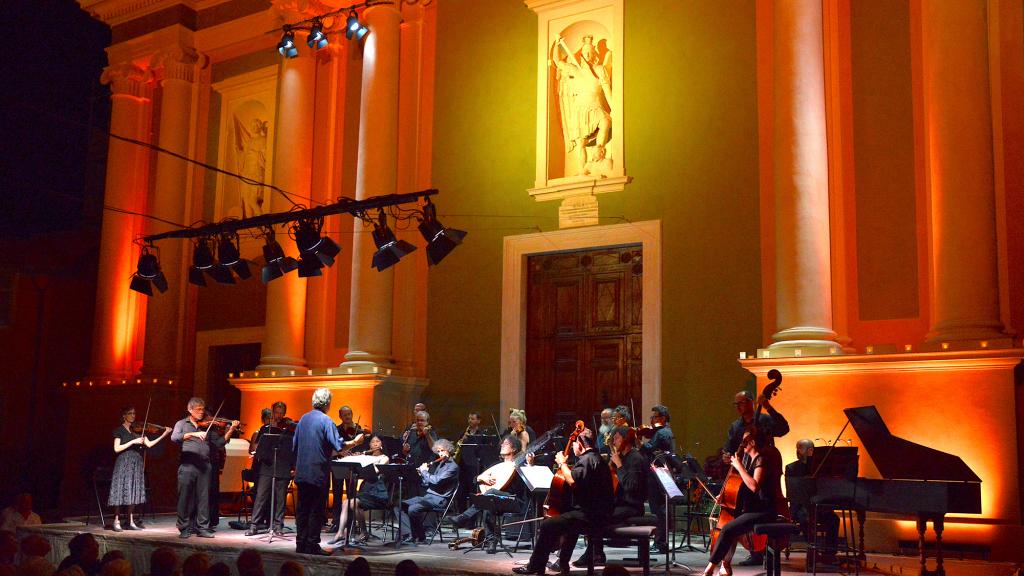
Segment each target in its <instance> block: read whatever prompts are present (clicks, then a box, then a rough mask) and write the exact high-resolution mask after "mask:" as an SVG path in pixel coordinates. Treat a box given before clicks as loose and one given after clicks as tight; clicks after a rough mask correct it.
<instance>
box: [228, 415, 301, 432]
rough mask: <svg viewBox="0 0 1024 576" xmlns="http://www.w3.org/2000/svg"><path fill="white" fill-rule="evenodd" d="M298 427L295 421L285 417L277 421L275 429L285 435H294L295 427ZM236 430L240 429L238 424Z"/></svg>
mask: <svg viewBox="0 0 1024 576" xmlns="http://www.w3.org/2000/svg"><path fill="white" fill-rule="evenodd" d="M298 425H299V423H298V422H296V421H295V420H292V419H291V418H289V417H287V416H285V417H284V418H281V419H280V420H278V421H277V424H276V427H277V428H280V429H281V430H283V431H284V432H285V433H288V434H294V433H295V427H296V426H298ZM238 428H239V429H241V428H242V425H241V424H239V425H238Z"/></svg>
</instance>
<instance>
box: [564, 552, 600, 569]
mask: <svg viewBox="0 0 1024 576" xmlns="http://www.w3.org/2000/svg"><path fill="white" fill-rule="evenodd" d="M572 565H573V567H575V568H586V567H587V555H586V554H584V555H583V556H580V557H579V558H577V559H576V561H575V562H573V563H572ZM604 565H605V558H604V554H602V555H600V556H594V566H604Z"/></svg>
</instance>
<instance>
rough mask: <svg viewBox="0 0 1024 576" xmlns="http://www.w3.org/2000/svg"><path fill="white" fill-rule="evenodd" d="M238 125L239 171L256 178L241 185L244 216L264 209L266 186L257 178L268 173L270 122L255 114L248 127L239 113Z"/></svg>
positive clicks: (237, 155) (261, 178)
mask: <svg viewBox="0 0 1024 576" xmlns="http://www.w3.org/2000/svg"><path fill="white" fill-rule="evenodd" d="M234 125H235V151H236V152H237V154H236V158H238V173H239V174H241V175H242V176H245V177H246V178H248V179H250V180H252V182H243V183H242V184H241V187H240V189H239V195H240V196H241V199H242V217H243V218H248V217H250V216H258V215H260V214H263V213H264V210H263V203H264V201H265V197H264V194H263V186H261V185H259V184H256V183H255V182H264V181H265V178H266V176H267V131H268V122H267V121H266V120H260V119H259V118H253V120H252V125H251V127H250V128H246V127H245V125H244V124H243V123H242V121H241V120H239V119H238V116H235V117H234Z"/></svg>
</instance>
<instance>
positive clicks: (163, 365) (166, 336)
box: [142, 46, 199, 378]
mask: <svg viewBox="0 0 1024 576" xmlns="http://www.w3.org/2000/svg"><path fill="white" fill-rule="evenodd" d="M198 63H199V56H198V55H197V54H196V52H195V50H194V49H192V48H190V47H184V46H181V47H177V48H173V49H171V50H168V51H166V52H163V53H161V54H159V55H158V56H157V57H156V58H155V59H154V68H161V67H162V68H163V80H162V81H161V83H160V86H161V88H162V89H163V90H162V96H161V99H160V127H159V135H160V136H159V145H160V147H161V148H163V149H165V150H170V151H172V152H175V153H178V154H181V155H183V156H188V155H189V143H190V141H191V138H190V136H191V129H192V124H193V117H192V112H193V110H192V100H193V87H194V82H195V75H196V72H197V69H198ZM190 169H191V166H190V165H189V164H188V163H187V162H185V161H184V160H181V159H179V158H175V157H173V156H171V155H169V154H164V153H159V152H158V153H157V154H156V172H155V173H154V179H155V182H154V186H153V198H152V202H151V206H150V209H149V213H150V214H152V215H153V216H156V217H158V218H162V219H164V220H167V221H169V222H176V223H179V224H187V222H185V220H187V218H186V215H187V214H188V211H187V210H186V206H185V203H186V200H187V198H188V197H189V194H188V185H189V178H188V176H189V171H190ZM172 229H174V226H171V225H170V224H165V223H163V222H159V221H156V220H151V221H150V222H149V233H150V234H158V233H160V232H165V231H168V230H172ZM188 246H190V244H188V242H186V241H184V240H178V239H170V240H163V241H161V242H160V243H159V244H158V247H159V250H160V251H159V256H160V267H161V269H163V271H164V274H165V275H166V276H167V285H168V288H167V292H165V293H163V294H154V296H153V297H152V298H150V301H149V307H148V310H147V313H146V347H145V355H144V356H143V359H142V373H143V374H146V375H151V376H164V377H169V378H174V377H179V376H181V374H180V372H181V368H182V353H183V350H182V345H183V337H182V334H183V332H184V325H183V320H184V314H183V311H184V309H185V308H184V303H185V298H184V297H185V290H184V287H185V286H186V279H187V278H186V275H185V274H184V271H183V270H184V265H183V254H185V253H186V252H189V253H191V252H190V251H187V250H186V247H188Z"/></svg>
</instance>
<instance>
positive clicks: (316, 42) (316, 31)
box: [306, 19, 327, 50]
mask: <svg viewBox="0 0 1024 576" xmlns="http://www.w3.org/2000/svg"><path fill="white" fill-rule="evenodd" d="M306 44H307V45H308V46H309V47H310V48H313V49H316V50H320V49H321V48H324V47H326V46H327V34H324V24H323V22H321V21H320V20H319V19H317V20H313V25H312V26H310V28H309V36H306Z"/></svg>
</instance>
